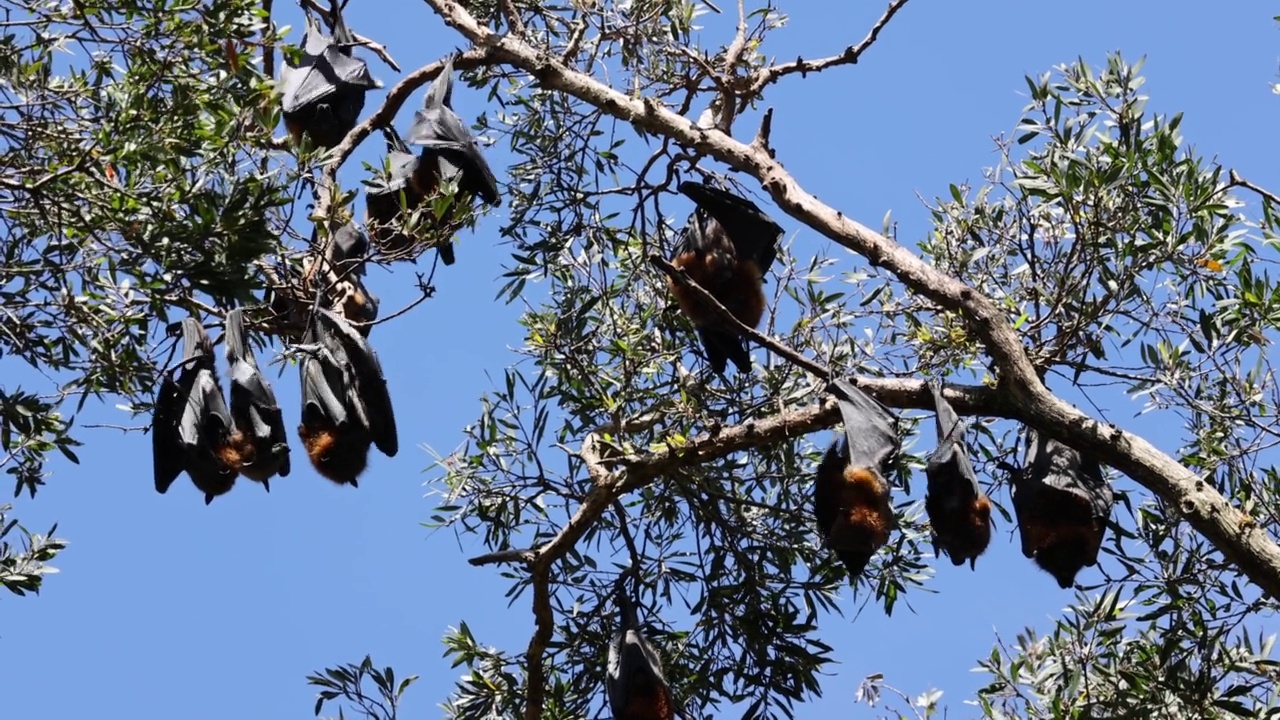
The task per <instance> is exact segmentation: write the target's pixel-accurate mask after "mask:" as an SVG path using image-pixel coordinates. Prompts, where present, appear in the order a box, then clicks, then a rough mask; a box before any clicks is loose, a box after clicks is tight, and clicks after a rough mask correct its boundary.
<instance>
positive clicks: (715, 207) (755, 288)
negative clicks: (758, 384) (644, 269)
mask: <svg viewBox="0 0 1280 720" xmlns="http://www.w3.org/2000/svg"><path fill="white" fill-rule="evenodd" d="M677 189H678V190H679V191H680V192H681V193H683V194H685V195H686V196H688V197H689V198H690V199H691V200H693V202H694V203H695V204H696V205H697V208H696V209H695V210H694V211H693V214H691V215H690V216H689V222H688V223H687V224H686V225H685V227H684V229H683V230H682V231H681V232H680V236H679V238H678V239H677V241H676V247H675V257H674V258H673V259H672V261H671V264H672V265H675V266H676V267H678V268H681V269H683V270H684V271H685V272H686V273H687V274H688V275H689V278H690V279H691V280H693V281H694V282H695V283H697V284H698V285H699V286H701V287H702V288H703V289H704V290H706V291H707V292H708V293H710V294H711V296H712V297H714V298H715V299H716V300H717V301H718V302H719V303H720V304H721V305H723V306H724V307H725V309H727V310H728V311H729V312H731V313H733V316H734V317H735V318H737V319H738V320H739V321H741V322H742V324H744V325H746V326H748V327H751V328H755V327H756V326H758V325H759V324H760V319H761V317H763V316H764V310H765V299H764V291H763V290H762V287H761V286H762V284H763V283H764V275H765V273H766V272H768V271H769V267H770V266H771V265H773V261H774V260H775V259H776V258H777V256H778V240H779V239H781V237H782V227H781V226H779V225H778V224H777V223H776V222H774V221H773V219H772V218H770V217H769V216H768V215H766V214H765V213H764V211H762V210H761V209H760V208H759V207H758V206H757V205H756V204H755V203H753V202H751V201H750V200H747V199H746V198H744V197H740V196H738V195H735V194H734V193H731V192H729V191H728V190H724V189H722V188H719V187H716V186H714V185H710V184H708V183H696V182H682V183H680V185H679V187H678V188H677ZM667 284H668V287H670V288H671V292H672V294H674V295H675V297H676V302H677V303H679V305H680V310H681V311H682V312H683V313H684V314H685V315H686V316H687V317H688V318H689V319H690V320H692V321H693V325H694V327H695V328H697V331H698V337H699V338H700V339H701V341H702V346H703V348H704V349H705V350H706V352H707V360H708V361H709V362H710V363H711V369H712V370H714V371H715V372H716V373H717V374H720V375H723V374H724V371H725V368H726V366H727V362H728V361H729V360H732V361H733V364H734V366H735V367H737V369H738V371H739V372H742V373H747V372H750V371H751V353H750V352H749V351H748V350H747V343H746V340H745V339H744V338H742V337H741V336H739V335H738V333H737V332H736V331H734V330H733V329H731V328H727V327H724V325H723V323H722V322H721V321H720V320H719V319H718V318H717V317H716V316H715V314H714V313H712V312H711V311H710V310H708V309H707V308H706V307H704V306H703V305H702V303H701V302H699V301H698V299H697V298H695V297H694V296H693V294H692V293H691V292H689V290H688V289H686V288H685V287H684V286H682V285H680V284H679V283H677V282H676V281H674V280H672V279H670V278H668V280H667Z"/></svg>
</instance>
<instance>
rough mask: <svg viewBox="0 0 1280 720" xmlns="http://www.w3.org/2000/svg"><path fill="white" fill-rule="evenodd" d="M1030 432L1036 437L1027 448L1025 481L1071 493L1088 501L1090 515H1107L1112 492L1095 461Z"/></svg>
mask: <svg viewBox="0 0 1280 720" xmlns="http://www.w3.org/2000/svg"><path fill="white" fill-rule="evenodd" d="M1032 433H1033V435H1034V436H1035V441H1034V442H1033V443H1031V444H1030V447H1029V448H1028V451H1027V459H1026V466H1027V468H1028V469H1027V470H1026V471H1024V473H1023V480H1024V485H1035V484H1043V485H1044V486H1046V487H1050V488H1054V489H1056V490H1059V491H1062V492H1066V493H1070V494H1072V495H1075V496H1077V497H1079V498H1080V499H1082V500H1084V501H1085V502H1087V503H1088V504H1089V506H1090V507H1091V509H1092V511H1093V517H1098V518H1101V517H1107V516H1108V515H1109V514H1110V513H1111V505H1112V503H1113V502H1114V501H1115V493H1114V491H1113V490H1112V489H1111V484H1110V483H1108V482H1107V481H1106V478H1105V477H1104V476H1103V474H1102V467H1101V465H1099V464H1098V461H1097V460H1095V459H1093V458H1092V457H1091V456H1088V455H1085V454H1084V453H1081V452H1080V451H1078V450H1076V449H1075V448H1072V447H1070V446H1068V445H1066V444H1064V443H1062V442H1059V441H1058V440H1055V439H1054V438H1051V437H1048V436H1046V435H1044V434H1042V433H1036V432H1034V431H1032Z"/></svg>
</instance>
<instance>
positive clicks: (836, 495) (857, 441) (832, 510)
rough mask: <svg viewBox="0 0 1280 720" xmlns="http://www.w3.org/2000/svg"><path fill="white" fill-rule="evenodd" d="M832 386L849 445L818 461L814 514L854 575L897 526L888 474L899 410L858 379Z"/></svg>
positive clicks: (838, 443) (822, 532) (827, 542)
mask: <svg viewBox="0 0 1280 720" xmlns="http://www.w3.org/2000/svg"><path fill="white" fill-rule="evenodd" d="M827 391H828V392H830V393H831V394H833V395H835V396H836V400H837V401H838V403H839V405H840V415H841V417H842V419H843V420H844V438H843V444H842V443H841V440H836V441H835V442H834V443H832V444H831V447H830V448H829V449H828V450H827V454H826V456H825V457H823V458H822V462H821V463H819V464H818V477H817V481H816V482H815V483H814V498H813V500H814V502H813V514H814V516H815V518H816V519H817V521H818V532H819V534H820V535H821V536H822V538H823V540H824V545H825V546H826V547H828V548H831V549H832V550H834V551H835V553H836V557H838V558H840V561H841V562H842V563H844V566H845V567H846V568H848V570H849V576H850V579H852V578H855V577H857V576H858V575H860V574H862V571H863V570H864V569H866V567H867V563H868V562H869V561H870V560H871V556H872V555H874V554H875V553H876V551H877V550H879V549H880V548H881V547H884V545H885V543H887V542H889V531H890V530H892V529H893V528H895V527H896V526H897V521H896V519H895V518H894V516H893V508H892V507H891V506H890V504H889V483H888V481H887V480H886V479H885V475H886V474H887V473H888V472H889V468H890V467H892V464H893V459H894V457H895V456H896V455H897V453H898V447H899V446H898V434H897V432H896V430H895V425H896V419H895V418H894V416H893V414H892V413H890V412H889V411H888V410H887V409H885V407H884V406H883V405H881V404H880V403H879V402H876V400H875V399H874V398H872V397H871V396H869V395H867V394H866V393H864V392H862V391H861V390H859V389H858V388H857V387H855V386H854V385H853V383H850V382H849V381H847V380H836V381H834V382H832V383H831V385H829V386H828V388H827Z"/></svg>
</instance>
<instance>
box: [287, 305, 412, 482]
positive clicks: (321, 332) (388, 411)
mask: <svg viewBox="0 0 1280 720" xmlns="http://www.w3.org/2000/svg"><path fill="white" fill-rule="evenodd" d="M304 340H305V342H306V344H307V348H308V349H307V350H306V355H305V356H304V358H303V361H302V362H301V363H300V365H299V367H300V371H301V375H302V423H301V424H300V425H299V426H298V436H299V437H300V438H301V439H302V442H303V445H304V446H305V447H306V450H307V457H308V458H309V459H310V460H311V464H312V466H313V467H315V469H316V471H317V472H318V473H320V474H321V475H322V476H324V477H326V478H328V479H329V480H332V481H333V482H335V483H338V484H350V485H353V486H355V485H357V479H358V478H359V476H360V474H361V473H363V472H364V470H365V469H366V467H367V466H368V452H369V446H370V445H371V444H372V445H375V446H377V448H378V449H379V450H380V451H381V452H382V453H383V454H384V455H386V456H387V457H394V456H395V454H396V452H398V450H399V439H398V436H397V432H396V425H395V414H394V411H393V409H392V407H391V397H390V394H389V393H388V391H387V385H386V380H385V379H384V378H383V376H382V367H381V365H380V364H379V362H378V358H377V355H375V354H374V352H373V349H372V348H370V347H369V345H368V343H367V342H366V341H365V339H364V337H363V336H361V335H360V334H359V333H358V332H356V330H355V329H354V328H353V327H351V325H350V324H349V323H348V322H347V321H346V320H345V319H344V318H343V317H342V316H341V315H338V314H337V313H334V312H331V311H329V310H325V309H324V308H317V309H316V310H315V315H314V317H313V318H312V322H311V324H310V327H309V328H308V331H307V335H306V337H305V338H304Z"/></svg>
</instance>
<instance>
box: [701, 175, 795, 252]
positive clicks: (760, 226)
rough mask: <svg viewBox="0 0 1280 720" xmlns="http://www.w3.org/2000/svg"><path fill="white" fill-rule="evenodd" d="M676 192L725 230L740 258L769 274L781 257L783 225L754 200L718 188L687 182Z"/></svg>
mask: <svg viewBox="0 0 1280 720" xmlns="http://www.w3.org/2000/svg"><path fill="white" fill-rule="evenodd" d="M676 189H677V190H679V191H680V192H681V193H683V194H684V195H686V196H687V197H689V199H691V200H693V201H694V203H696V204H697V205H698V207H700V208H702V209H704V210H706V212H707V213H709V214H710V215H711V217H713V218H715V220H716V222H718V223H719V224H720V226H721V227H723V228H724V229H725V232H726V233H728V235H729V239H730V240H731V241H732V242H733V245H734V249H735V251H736V254H737V256H738V258H740V259H750V260H753V261H755V263H756V264H757V265H759V266H760V272H761V273H762V274H763V273H765V272H768V270H769V267H770V266H772V265H773V261H774V260H775V259H776V258H777V257H778V241H779V240H780V239H781V238H782V226H781V225H779V224H778V223H776V222H774V220H773V218H771V217H769V216H768V215H767V214H765V212H764V211H763V210H761V209H760V207H759V206H758V205H756V204H755V203H753V202H751V201H750V200H748V199H746V198H744V197H742V196H740V195H736V194H734V193H732V192H729V191H728V190H724V189H722V188H718V187H716V186H714V185H710V184H707V183H697V182H691V181H685V182H682V183H680V185H679V186H678V187H677V188H676Z"/></svg>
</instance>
